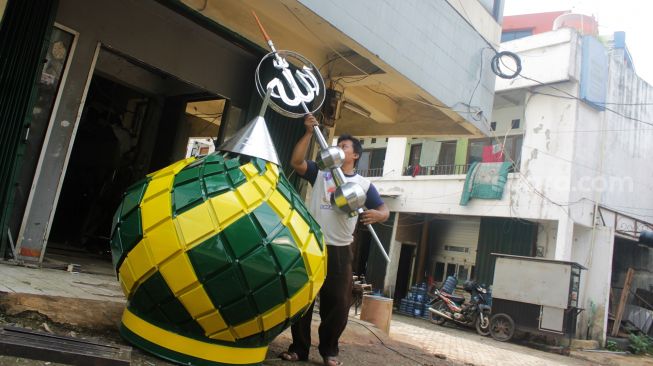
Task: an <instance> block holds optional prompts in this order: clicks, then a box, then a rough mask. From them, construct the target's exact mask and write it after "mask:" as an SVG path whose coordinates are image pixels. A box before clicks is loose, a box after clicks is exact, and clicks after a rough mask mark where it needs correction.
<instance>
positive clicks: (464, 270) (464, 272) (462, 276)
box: [458, 264, 469, 282]
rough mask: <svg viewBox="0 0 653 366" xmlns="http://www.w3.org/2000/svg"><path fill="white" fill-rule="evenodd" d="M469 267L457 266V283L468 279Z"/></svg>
mask: <svg viewBox="0 0 653 366" xmlns="http://www.w3.org/2000/svg"><path fill="white" fill-rule="evenodd" d="M468 272H469V267H466V266H464V265H462V264H461V265H459V266H458V281H459V282H465V281H467V280H468V279H469V276H468V275H469V273H468Z"/></svg>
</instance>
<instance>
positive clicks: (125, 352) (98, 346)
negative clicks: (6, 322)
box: [0, 326, 131, 366]
mask: <svg viewBox="0 0 653 366" xmlns="http://www.w3.org/2000/svg"><path fill="white" fill-rule="evenodd" d="M0 354H3V355H8V356H14V357H24V358H30V359H36V360H43V361H53V362H59V363H66V364H71V365H80V366H81V365H96V366H129V365H130V364H131V347H126V346H120V345H113V344H102V343H97V342H92V341H87V340H82V339H77V338H72V337H65V336H58V335H53V334H47V333H41V332H35V331H32V330H28V329H23V328H17V327H9V326H5V327H3V328H0Z"/></svg>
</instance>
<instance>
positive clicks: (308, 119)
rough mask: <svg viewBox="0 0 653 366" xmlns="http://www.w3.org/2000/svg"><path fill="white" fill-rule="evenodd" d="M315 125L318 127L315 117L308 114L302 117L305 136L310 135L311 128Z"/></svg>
mask: <svg viewBox="0 0 653 366" xmlns="http://www.w3.org/2000/svg"><path fill="white" fill-rule="evenodd" d="M317 125H319V123H318V122H317V119H316V118H315V116H313V115H312V114H310V113H309V114H307V115H305V116H304V127H306V133H307V134H312V133H313V126H317Z"/></svg>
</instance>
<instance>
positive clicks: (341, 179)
mask: <svg viewBox="0 0 653 366" xmlns="http://www.w3.org/2000/svg"><path fill="white" fill-rule="evenodd" d="M252 14H253V15H254V18H255V19H256V23H257V24H258V26H259V28H260V30H261V33H263V38H265V41H266V42H267V44H268V46H269V47H270V50H272V52H274V54H275V57H276V58H277V61H279V63H281V61H282V60H281V57H280V56H279V55H278V54H277V49H276V48H275V47H274V43H273V42H272V38H271V37H270V36H269V35H268V34H267V32H266V31H265V29H264V28H263V24H261V21H260V20H259V19H258V16H256V13H255V12H253V11H252ZM318 72H319V71H318ZM269 95H270V89H268V92H267V95H266V100H269ZM263 105H264V106H267V103H266V102H265V101H264V102H263ZM264 106H262V107H261V111H264ZM302 108H304V112H306V114H310V113H311V111H310V110H309V109H308V107H306V103H304V102H302ZM313 131H314V135H315V138H316V139H317V143H318V144H319V145H320V148H321V149H323V150H326V149H328V148H329V145H328V144H327V142H326V140H325V139H324V136H323V135H322V131H320V128H319V127H318V126H313ZM331 175H333V179H334V180H335V182H336V186H341V185H343V184H345V182H346V180H345V173H343V172H342V169H340V167H337V168H332V169H331ZM364 211H365V208H364V207H361V208H359V209H358V210H356V211H355V212H352V213H350V215H352V216H355V215H357V214H361V213H363V212H364ZM365 226H367V229H368V230H369V231H370V233H372V237H373V238H374V241H375V242H376V244H377V246H378V247H379V250H380V251H381V253H382V254H383V258H385V260H386V262H388V263H390V257H388V253H386V252H385V248H383V245H382V244H381V240H379V237H378V236H377V235H376V232H375V231H374V228H373V227H372V225H371V224H366V225H365Z"/></svg>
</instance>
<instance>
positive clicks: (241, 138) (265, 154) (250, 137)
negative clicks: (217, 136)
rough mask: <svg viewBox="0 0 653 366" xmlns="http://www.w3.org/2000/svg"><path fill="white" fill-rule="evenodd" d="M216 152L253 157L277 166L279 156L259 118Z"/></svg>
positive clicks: (263, 122) (263, 120)
mask: <svg viewBox="0 0 653 366" xmlns="http://www.w3.org/2000/svg"><path fill="white" fill-rule="evenodd" d="M218 150H222V151H231V152H234V153H238V154H242V155H248V156H253V157H257V158H261V159H263V160H266V161H269V162H270V163H273V164H276V165H279V156H277V150H276V149H275V148H274V144H273V143H272V138H271V137H270V132H269V131H268V127H267V125H266V124H265V119H264V118H263V117H261V116H256V117H254V119H253V120H251V121H250V122H249V123H248V124H247V126H245V127H243V128H241V129H240V130H239V131H238V132H236V135H234V137H232V138H230V139H229V141H226V142H225V143H223V144H222V145H221V146H220V147H219V148H218Z"/></svg>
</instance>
